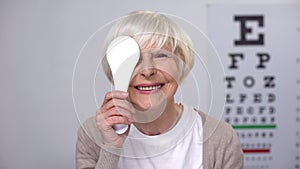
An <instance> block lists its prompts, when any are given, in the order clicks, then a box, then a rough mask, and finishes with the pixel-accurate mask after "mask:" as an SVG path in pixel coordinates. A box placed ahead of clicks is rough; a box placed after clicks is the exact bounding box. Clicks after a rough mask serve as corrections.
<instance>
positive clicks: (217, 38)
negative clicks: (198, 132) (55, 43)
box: [206, 4, 300, 169]
mask: <svg viewBox="0 0 300 169" xmlns="http://www.w3.org/2000/svg"><path fill="white" fill-rule="evenodd" d="M206 9H207V32H208V36H209V38H210V40H211V41H212V43H213V45H215V47H216V49H217V51H218V53H219V56H220V58H221V61H222V63H223V66H224V71H225V79H224V81H225V84H226V88H227V90H226V104H225V107H224V113H223V119H224V120H225V121H227V122H228V123H230V124H232V126H233V128H234V129H235V131H236V132H237V134H238V136H239V138H240V140H241V145H242V148H243V151H244V161H245V169H282V168H289V169H300V4H260V5H259V4H247V5H245V4H208V5H207V6H206Z"/></svg>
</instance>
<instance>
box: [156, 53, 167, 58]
mask: <svg viewBox="0 0 300 169" xmlns="http://www.w3.org/2000/svg"><path fill="white" fill-rule="evenodd" d="M155 57H156V58H165V57H169V56H168V55H166V54H164V53H159V54H157V55H156V56H155Z"/></svg>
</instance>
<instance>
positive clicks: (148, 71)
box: [139, 56, 157, 77]
mask: <svg viewBox="0 0 300 169" xmlns="http://www.w3.org/2000/svg"><path fill="white" fill-rule="evenodd" d="M156 72H157V69H156V68H155V65H154V63H153V60H152V58H151V57H150V56H148V57H144V58H143V59H142V60H141V62H140V70H139V73H140V74H141V75H142V76H145V77H150V76H153V75H155V74H156Z"/></svg>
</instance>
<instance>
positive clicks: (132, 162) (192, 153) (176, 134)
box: [118, 105, 203, 169]
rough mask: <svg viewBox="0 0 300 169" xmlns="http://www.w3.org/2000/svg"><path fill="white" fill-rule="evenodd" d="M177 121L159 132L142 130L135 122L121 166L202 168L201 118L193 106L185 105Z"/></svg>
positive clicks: (127, 168) (132, 168)
mask: <svg viewBox="0 0 300 169" xmlns="http://www.w3.org/2000/svg"><path fill="white" fill-rule="evenodd" d="M183 107H184V108H183V113H182V115H181V118H180V119H179V121H178V122H177V124H176V125H175V126H174V127H173V128H172V129H171V130H169V131H168V132H166V133H163V134H161V135H156V136H148V135H144V134H143V133H141V132H140V131H139V130H138V129H137V128H136V127H135V126H134V125H131V126H130V132H129V134H128V137H127V138H126V140H125V142H124V145H123V154H122V156H121V157H120V160H119V164H118V166H119V168H120V169H160V168H162V169H169V168H172V169H185V168H188V169H202V168H203V166H202V143H203V142H202V140H203V138H202V133H203V132H202V121H201V116H200V115H199V114H198V113H197V112H196V111H194V110H193V109H192V108H189V107H187V106H186V105H184V106H183Z"/></svg>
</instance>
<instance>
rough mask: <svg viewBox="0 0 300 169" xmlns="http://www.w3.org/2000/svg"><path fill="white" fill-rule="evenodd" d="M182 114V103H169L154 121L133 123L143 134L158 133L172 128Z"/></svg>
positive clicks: (151, 134)
mask: <svg viewBox="0 0 300 169" xmlns="http://www.w3.org/2000/svg"><path fill="white" fill-rule="evenodd" d="M181 114H182V105H181V104H175V103H174V102H173V103H170V104H168V105H167V106H166V108H165V111H164V112H163V113H162V114H161V115H160V116H159V117H158V118H157V119H155V120H154V121H152V122H149V123H134V125H135V127H136V128H137V129H138V130H140V131H141V132H142V133H144V134H145V135H149V136H153V135H159V134H163V133H165V132H167V131H168V130H170V129H172V128H173V127H174V126H175V125H176V123H177V121H178V120H179V119H180V116H181Z"/></svg>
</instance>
